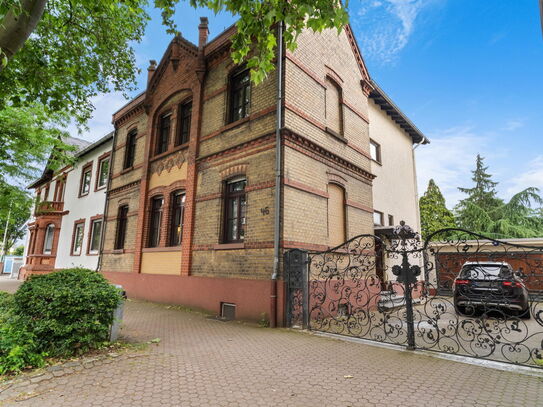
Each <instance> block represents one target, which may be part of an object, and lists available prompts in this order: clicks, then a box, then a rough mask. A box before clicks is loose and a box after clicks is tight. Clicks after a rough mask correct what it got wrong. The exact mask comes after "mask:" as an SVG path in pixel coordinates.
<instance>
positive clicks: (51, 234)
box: [43, 223, 55, 254]
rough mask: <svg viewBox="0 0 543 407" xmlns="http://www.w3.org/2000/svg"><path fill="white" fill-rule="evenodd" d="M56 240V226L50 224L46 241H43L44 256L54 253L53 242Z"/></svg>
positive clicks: (46, 232) (47, 228)
mask: <svg viewBox="0 0 543 407" xmlns="http://www.w3.org/2000/svg"><path fill="white" fill-rule="evenodd" d="M54 238H55V225H53V224H52V223H50V224H49V225H47V227H46V228H45V240H44V241H43V254H51V252H52V251H53V240H54Z"/></svg>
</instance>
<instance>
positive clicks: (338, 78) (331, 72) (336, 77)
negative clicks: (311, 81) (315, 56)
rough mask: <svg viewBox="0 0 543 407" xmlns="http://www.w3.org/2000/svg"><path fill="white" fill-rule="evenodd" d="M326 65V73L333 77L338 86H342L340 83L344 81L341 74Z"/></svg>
mask: <svg viewBox="0 0 543 407" xmlns="http://www.w3.org/2000/svg"><path fill="white" fill-rule="evenodd" d="M324 67H325V68H326V75H327V76H329V77H330V78H331V79H333V80H334V81H335V82H336V83H337V84H338V86H341V85H340V83H343V79H341V76H339V74H338V73H337V72H336V71H334V70H333V69H332V68H331V67H329V66H328V65H326V64H325V65H324Z"/></svg>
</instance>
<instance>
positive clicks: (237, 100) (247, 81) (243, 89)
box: [230, 69, 251, 122]
mask: <svg viewBox="0 0 543 407" xmlns="http://www.w3.org/2000/svg"><path fill="white" fill-rule="evenodd" d="M250 94H251V78H250V75H249V70H248V69H247V70H245V71H243V72H240V73H238V74H236V75H234V76H232V77H231V79H230V122H235V121H237V120H240V119H243V118H244V117H247V116H248V115H249V101H250Z"/></svg>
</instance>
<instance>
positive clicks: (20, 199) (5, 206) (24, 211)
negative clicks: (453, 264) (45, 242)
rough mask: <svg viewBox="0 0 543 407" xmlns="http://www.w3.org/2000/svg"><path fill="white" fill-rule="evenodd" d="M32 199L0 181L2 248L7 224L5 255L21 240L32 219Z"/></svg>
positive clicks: (0, 239)
mask: <svg viewBox="0 0 543 407" xmlns="http://www.w3.org/2000/svg"><path fill="white" fill-rule="evenodd" d="M31 207H32V198H31V197H30V196H29V195H28V194H27V193H26V192H25V191H24V190H22V189H20V188H17V187H14V186H12V185H8V184H7V183H6V182H5V181H3V180H0V246H1V245H2V243H3V239H4V233H5V230H6V224H7V241H6V247H5V248H4V254H5V253H7V252H8V250H9V249H10V248H11V247H12V246H13V244H15V242H17V240H19V239H21V238H22V237H23V236H24V233H25V225H26V222H27V221H28V219H29V218H30V209H31Z"/></svg>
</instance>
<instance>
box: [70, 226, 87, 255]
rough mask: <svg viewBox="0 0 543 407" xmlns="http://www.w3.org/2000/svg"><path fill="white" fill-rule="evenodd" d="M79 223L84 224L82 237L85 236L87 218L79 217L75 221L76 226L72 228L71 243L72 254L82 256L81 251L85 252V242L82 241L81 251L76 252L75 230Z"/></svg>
mask: <svg viewBox="0 0 543 407" xmlns="http://www.w3.org/2000/svg"><path fill="white" fill-rule="evenodd" d="M79 224H83V233H82V234H81V239H83V238H84V237H85V219H78V220H76V221H74V226H73V229H72V243H71V244H70V256H81V253H83V242H81V251H80V252H79V254H74V243H75V231H76V228H77V225H79Z"/></svg>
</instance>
